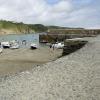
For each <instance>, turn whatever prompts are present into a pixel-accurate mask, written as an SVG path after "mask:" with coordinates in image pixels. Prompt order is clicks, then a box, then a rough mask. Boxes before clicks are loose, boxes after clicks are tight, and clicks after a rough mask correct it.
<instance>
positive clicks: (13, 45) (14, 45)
mask: <svg viewBox="0 0 100 100" xmlns="http://www.w3.org/2000/svg"><path fill="white" fill-rule="evenodd" d="M19 47H20V46H19V44H18V43H13V44H11V47H10V49H18V48H19Z"/></svg>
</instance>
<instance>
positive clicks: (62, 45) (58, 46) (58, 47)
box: [52, 43, 64, 49]
mask: <svg viewBox="0 0 100 100" xmlns="http://www.w3.org/2000/svg"><path fill="white" fill-rule="evenodd" d="M52 47H53V48H57V49H62V48H63V47H64V43H55V44H53V45H52Z"/></svg>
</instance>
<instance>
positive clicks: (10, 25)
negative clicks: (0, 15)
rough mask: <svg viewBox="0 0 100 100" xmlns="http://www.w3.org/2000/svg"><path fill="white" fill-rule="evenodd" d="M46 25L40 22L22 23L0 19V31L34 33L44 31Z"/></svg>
mask: <svg viewBox="0 0 100 100" xmlns="http://www.w3.org/2000/svg"><path fill="white" fill-rule="evenodd" d="M46 31H47V27H46V26H44V25H41V24H24V23H22V22H21V23H16V22H12V21H5V20H0V33H1V32H2V33H9V32H10V33H26V34H27V33H34V32H46Z"/></svg>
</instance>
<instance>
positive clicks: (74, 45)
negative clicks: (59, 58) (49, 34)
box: [62, 40, 87, 56]
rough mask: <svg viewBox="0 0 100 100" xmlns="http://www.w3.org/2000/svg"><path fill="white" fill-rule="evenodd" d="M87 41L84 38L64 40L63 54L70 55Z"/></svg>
mask: <svg viewBox="0 0 100 100" xmlns="http://www.w3.org/2000/svg"><path fill="white" fill-rule="evenodd" d="M86 43H87V41H84V40H66V41H65V42H64V45H65V46H64V48H63V54H62V55H63V56H64V55H68V54H70V53H72V52H74V51H76V50H78V49H80V48H82V47H83V46H84V45H85V44H86Z"/></svg>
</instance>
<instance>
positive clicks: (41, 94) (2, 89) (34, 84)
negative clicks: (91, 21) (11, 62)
mask: <svg viewBox="0 0 100 100" xmlns="http://www.w3.org/2000/svg"><path fill="white" fill-rule="evenodd" d="M85 39H86V40H88V41H89V42H88V43H87V44H86V45H85V46H84V47H83V48H82V49H80V50H78V51H76V52H74V53H72V54H70V55H68V56H65V57H63V58H60V59H58V60H56V61H54V62H50V63H47V64H45V65H43V66H37V67H35V68H34V69H32V71H30V72H28V71H27V72H22V73H19V74H15V75H13V76H5V77H2V78H0V100H100V36H98V37H95V38H85Z"/></svg>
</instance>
